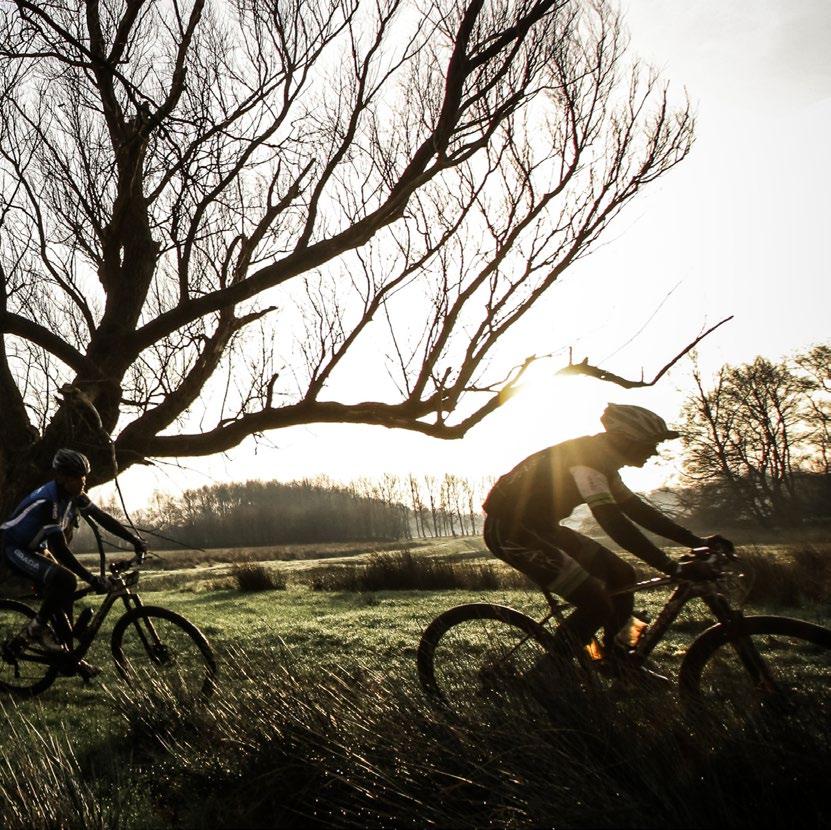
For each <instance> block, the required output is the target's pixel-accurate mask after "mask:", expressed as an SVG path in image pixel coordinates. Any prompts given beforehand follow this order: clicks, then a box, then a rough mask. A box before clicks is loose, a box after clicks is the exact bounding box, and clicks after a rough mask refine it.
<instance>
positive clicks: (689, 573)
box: [672, 559, 719, 582]
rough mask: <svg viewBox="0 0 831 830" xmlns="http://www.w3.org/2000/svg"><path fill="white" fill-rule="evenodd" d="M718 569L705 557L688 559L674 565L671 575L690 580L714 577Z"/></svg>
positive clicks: (695, 580)
mask: <svg viewBox="0 0 831 830" xmlns="http://www.w3.org/2000/svg"><path fill="white" fill-rule="evenodd" d="M718 573H719V572H718V571H717V570H716V568H715V567H713V565H711V564H710V563H709V562H708V561H707V560H706V559H690V560H688V561H681V562H679V563H678V564H677V565H676V566H675V570H674V571H673V573H672V575H673V576H674V577H677V578H678V579H689V580H690V581H692V582H697V581H699V580H705V579H715V578H716V577H717V576H718Z"/></svg>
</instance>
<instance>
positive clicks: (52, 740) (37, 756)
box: [0, 703, 130, 830]
mask: <svg viewBox="0 0 831 830" xmlns="http://www.w3.org/2000/svg"><path fill="white" fill-rule="evenodd" d="M0 712H2V714H0V717H2V718H3V731H4V736H3V749H2V755H0V827H2V828H3V830H95V828H100V830H110V829H112V830H115V828H119V827H122V826H125V825H124V824H123V821H125V820H126V819H127V815H128V811H127V810H126V809H125V802H126V801H128V800H129V795H130V793H129V790H123V791H121V792H119V788H118V787H117V786H115V784H116V781H115V778H112V779H111V780H109V781H108V782H107V784H104V783H103V782H100V781H95V780H92V781H90V780H89V776H88V774H87V773H88V771H87V770H84V769H83V766H82V763H81V762H80V761H79V759H78V758H77V756H76V754H75V751H74V749H73V742H72V740H71V738H70V737H69V736H68V735H67V734H63V733H61V734H55V733H54V732H52V731H50V730H49V729H47V728H46V727H45V726H44V725H43V724H42V723H38V721H37V719H36V718H33V717H27V716H25V715H23V714H22V713H21V712H18V711H16V710H15V708H14V704H13V703H10V704H9V703H7V704H6V705H5V706H4V705H2V704H0ZM102 760H103V759H102ZM98 785H103V786H100V787H99V786H98ZM105 789H106V791H107V792H106V793H105V792H104V790H105ZM107 795H109V797H107Z"/></svg>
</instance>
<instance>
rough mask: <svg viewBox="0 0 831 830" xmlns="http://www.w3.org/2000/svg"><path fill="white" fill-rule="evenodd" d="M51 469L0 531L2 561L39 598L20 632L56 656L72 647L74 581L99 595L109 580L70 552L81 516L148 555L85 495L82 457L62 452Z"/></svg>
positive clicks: (84, 667) (88, 670)
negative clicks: (52, 623)
mask: <svg viewBox="0 0 831 830" xmlns="http://www.w3.org/2000/svg"><path fill="white" fill-rule="evenodd" d="M52 471H53V473H54V477H53V480H52V481H49V482H47V483H46V484H44V485H43V486H42V487H39V488H38V489H37V490H35V491H34V492H32V493H30V494H29V495H28V496H26V498H25V499H23V501H22V502H20V504H19V505H18V506H17V507H16V508H15V510H14V512H13V513H12V514H11V516H10V517H9V518H8V519H7V520H6V521H5V522H4V523H3V524H2V525H0V530H2V532H3V555H4V556H5V559H6V562H7V563H8V564H9V566H10V567H11V568H12V569H13V571H15V572H16V573H18V574H21V575H22V576H24V577H26V578H28V579H30V580H31V581H32V582H34V583H35V584H36V585H37V587H38V589H39V592H40V594H41V596H42V597H43V604H42V605H41V607H40V610H39V611H38V612H37V614H36V615H35V617H34V618H33V619H32V620H31V622H30V623H28V625H27V626H26V627H25V628H24V630H23V632H22V633H23V634H24V636H25V637H26V639H27V640H28V641H29V642H30V643H32V644H34V645H36V646H37V647H38V648H41V649H43V650H44V651H49V652H59V651H63V649H64V646H63V644H62V643H66V644H67V645H71V642H72V605H73V599H72V595H73V593H74V592H75V591H76V590H77V587H78V580H77V577H80V578H81V579H83V580H84V581H85V582H87V583H88V584H90V585H92V586H94V587H95V589H96V590H97V591H98V592H99V593H105V592H106V591H107V589H108V581H107V579H106V578H102V577H100V576H96V575H95V574H93V573H91V572H90V571H88V570H87V569H86V568H85V567H84V566H83V565H82V564H81V563H80V562H79V561H78V560H77V559H76V558H75V555H74V554H73V553H72V551H71V550H70V548H69V540H70V539H71V536H72V531H73V529H74V528H75V527H77V525H78V520H79V516H80V515H83V516H85V517H88V518H89V519H92V520H93V521H95V522H97V523H98V524H100V525H101V526H102V527H103V528H105V529H106V530H108V531H109V532H110V533H113V534H114V535H116V536H118V537H119V538H121V539H124V540H125V541H127V542H129V543H130V544H131V545H133V547H134V548H135V550H136V553H137V554H139V555H140V556H143V555H144V553H146V551H147V545H146V544H145V543H144V541H143V540H142V539H141V538H140V537H138V536H136V535H135V534H133V533H131V532H130V531H129V530H128V529H127V528H126V527H124V525H122V524H121V522H119V521H118V520H117V519H115V518H114V517H113V516H111V515H110V514H109V513H106V512H104V511H103V510H101V508H99V507H98V506H97V505H95V504H94V503H93V502H92V501H91V500H90V498H89V496H87V494H86V493H85V492H84V487H85V486H86V477H87V475H88V474H89V472H90V464H89V460H88V459H87V457H86V456H85V455H83V454H82V453H80V452H76V451H75V450H71V449H60V450H58V451H57V453H56V454H55V458H54V460H53V461H52ZM50 619H54V620H55V624H56V629H55V630H56V633H57V634H58V637H59V640H60V641H59V640H56V639H55V638H54V637H53V636H52V634H51V633H50V631H49V628H48V622H49V620H50ZM61 641H62V642H61ZM78 668H79V671H80V673H81V675H82V676H85V677H92V676H94V675H95V674H97V673H98V669H97V667H95V666H91V665H90V664H88V663H86V661H81V663H80V664H79V667H78Z"/></svg>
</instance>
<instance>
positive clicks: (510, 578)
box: [311, 550, 530, 591]
mask: <svg viewBox="0 0 831 830" xmlns="http://www.w3.org/2000/svg"><path fill="white" fill-rule="evenodd" d="M529 585H530V583H529V581H528V580H527V579H526V578H525V577H524V576H523V575H522V574H520V573H518V572H517V571H514V570H513V569H508V568H502V567H497V566H496V565H491V564H484V565H483V564H472V563H457V564H451V563H449V562H442V561H439V560H436V559H433V558H430V557H423V556H417V555H414V554H413V553H411V552H410V551H407V550H403V551H399V552H397V553H375V554H372V555H371V556H370V557H369V561H368V562H367V563H366V564H361V565H346V566H342V567H338V568H331V569H328V570H326V571H324V572H323V573H318V574H316V575H315V576H314V577H313V578H312V581H311V586H312V589H313V590H316V591H440V590H496V589H499V588H518V587H523V588H524V587H528V586H529Z"/></svg>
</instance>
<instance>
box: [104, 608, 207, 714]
mask: <svg viewBox="0 0 831 830" xmlns="http://www.w3.org/2000/svg"><path fill="white" fill-rule="evenodd" d="M111 646H112V653H113V657H114V658H115V663H116V666H118V670H119V672H121V674H122V676H123V677H124V678H125V679H126V680H128V681H129V682H130V683H136V682H138V683H142V684H144V685H145V686H146V688H147V689H148V690H149V691H151V692H153V693H154V694H157V695H159V696H161V697H168V696H173V697H175V698H176V699H177V700H181V701H188V700H197V699H200V698H207V697H209V696H210V695H211V694H213V692H214V690H215V688H216V677H217V666H216V660H215V658H214V655H213V650H212V649H211V646H210V644H209V643H208V641H207V639H205V636H204V635H203V634H202V632H201V631H200V630H199V629H198V628H197V627H196V626H195V625H194V624H193V623H192V622H190V621H189V620H187V619H185V618H184V617H183V616H181V615H180V614H177V613H176V612H174V611H169V610H168V609H167V608H158V607H154V606H149V605H145V606H142V607H140V608H133V609H131V610H130V611H128V612H127V613H126V614H124V616H123V617H121V618H120V619H119V620H118V622H117V623H116V624H115V627H114V628H113V634H112V642H111Z"/></svg>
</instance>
